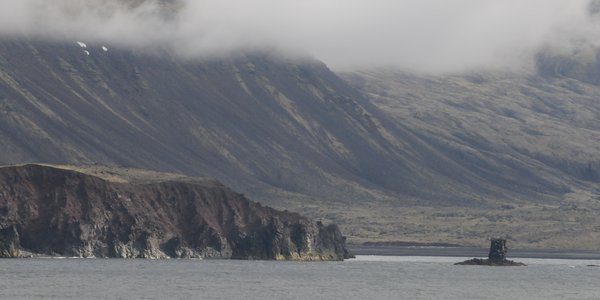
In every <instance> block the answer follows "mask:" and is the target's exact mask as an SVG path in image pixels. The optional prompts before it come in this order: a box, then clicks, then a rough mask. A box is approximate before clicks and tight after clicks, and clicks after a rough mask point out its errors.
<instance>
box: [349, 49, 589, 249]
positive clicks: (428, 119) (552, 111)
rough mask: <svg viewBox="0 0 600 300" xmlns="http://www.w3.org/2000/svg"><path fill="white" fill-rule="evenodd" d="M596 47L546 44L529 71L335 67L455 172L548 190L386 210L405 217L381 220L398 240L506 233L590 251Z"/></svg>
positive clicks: (523, 241)
mask: <svg viewBox="0 0 600 300" xmlns="http://www.w3.org/2000/svg"><path fill="white" fill-rule="evenodd" d="M599 53H600V51H598V50H597V49H593V48H591V47H581V48H579V49H577V50H576V51H574V52H571V53H560V52H556V51H552V50H550V49H547V50H545V51H542V52H540V53H539V55H538V56H537V58H536V67H535V69H534V70H533V71H519V72H498V71H481V72H472V73H463V74H448V75H425V74H418V73H413V72H403V71H399V70H393V69H388V70H381V69H379V70H364V71H358V72H348V73H344V74H342V77H344V78H345V79H346V80H347V81H348V82H350V83H351V85H352V86H353V87H355V88H357V89H359V90H361V91H362V92H363V94H364V95H365V96H367V97H369V98H370V99H371V101H372V102H373V103H374V104H375V105H377V106H378V107H379V108H380V109H381V110H382V111H385V112H386V113H387V114H388V115H389V116H390V117H392V118H395V119H396V120H397V122H399V123H402V124H403V125H404V126H406V127H408V128H410V129H411V130H412V131H413V132H414V133H415V135H417V136H419V137H420V138H421V139H423V140H426V141H428V143H429V144H430V145H432V146H433V147H436V148H437V149H441V150H442V151H443V153H445V155H446V156H447V158H448V159H451V160H454V161H456V162H457V164H458V165H460V166H461V168H460V169H455V170H454V172H455V175H456V176H465V175H468V174H474V175H476V176H478V177H480V178H482V179H484V178H489V179H490V180H488V181H487V182H482V183H481V184H482V186H484V187H485V186H486V185H488V184H489V185H491V186H490V188H494V187H495V188H498V191H501V192H503V191H504V192H509V193H510V192H514V191H524V190H537V191H539V192H540V193H541V194H546V195H550V194H553V195H554V196H556V198H554V199H552V198H548V197H539V196H532V195H529V196H525V195H523V194H522V195H515V194H512V195H510V196H508V197H494V196H491V197H490V195H489V194H485V193H480V195H481V197H482V199H481V201H483V202H487V201H490V200H493V201H496V203H497V204H498V205H502V206H501V207H497V208H495V209H494V208H490V209H487V210H479V209H477V208H476V207H470V208H464V209H452V208H447V209H446V208H438V209H434V210H430V209H429V208H426V207H423V208H421V209H409V210H410V211H411V212H412V214H411V213H402V212H398V211H396V212H397V213H396V215H398V216H403V217H406V218H407V220H406V221H404V222H393V221H390V224H397V225H390V226H389V227H392V228H393V227H396V226H405V227H407V228H405V229H403V230H402V232H403V233H404V239H407V238H408V239H411V238H412V239H414V240H420V238H419V236H422V235H426V234H424V233H427V234H429V233H431V234H433V235H437V236H438V238H437V239H433V240H432V241H439V240H446V241H454V242H457V243H460V242H461V241H462V242H463V243H467V244H469V243H473V242H469V240H472V237H474V236H485V237H493V236H507V237H509V239H511V240H512V241H511V244H515V243H516V244H517V246H519V247H566V248H569V247H570V248H578V247H579V248H593V249H598V247H597V245H595V244H594V243H595V241H597V240H598V238H600V237H599V236H598V234H597V228H598V225H600V224H599V223H598V221H597V220H596V218H595V217H594V215H596V214H597V213H598V212H599V211H600V210H599V209H600V188H599V187H600V123H599V122H598V120H599V119H600V101H599V99H600V87H599V83H600V81H599V79H598V78H599V77H598V70H600V63H599V60H598V57H600V56H599ZM491 176H493V177H495V178H493V177H491ZM512 180H518V181H519V182H520V184H514V183H513V182H512ZM506 195H509V194H506ZM486 198H487V199H486ZM418 214H423V216H422V217H418ZM409 220H410V221H409ZM399 223H400V224H401V225H400V224H399ZM415 223H416V224H427V225H424V226H415V225H412V224H415ZM435 232H437V233H435Z"/></svg>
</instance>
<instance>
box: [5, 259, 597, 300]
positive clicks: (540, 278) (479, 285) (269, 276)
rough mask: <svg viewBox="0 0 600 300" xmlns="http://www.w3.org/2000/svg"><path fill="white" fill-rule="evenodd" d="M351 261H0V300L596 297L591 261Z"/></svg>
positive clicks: (593, 262)
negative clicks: (479, 264)
mask: <svg viewBox="0 0 600 300" xmlns="http://www.w3.org/2000/svg"><path fill="white" fill-rule="evenodd" d="M462 260H464V258H452V257H383V256H358V257H357V259H353V260H348V261H345V262H328V263H299V262H271V261H230V260H204V261H200V260H159V261H151V260H116V259H24V260H0V299H369V300H374V299H510V300H514V299H600V268H597V267H589V266H588V265H600V261H585V260H543V259H522V260H520V261H523V262H525V263H527V264H529V266H528V267H511V268H498V267H496V268H491V267H476V266H454V265H453V263H455V262H458V261H462Z"/></svg>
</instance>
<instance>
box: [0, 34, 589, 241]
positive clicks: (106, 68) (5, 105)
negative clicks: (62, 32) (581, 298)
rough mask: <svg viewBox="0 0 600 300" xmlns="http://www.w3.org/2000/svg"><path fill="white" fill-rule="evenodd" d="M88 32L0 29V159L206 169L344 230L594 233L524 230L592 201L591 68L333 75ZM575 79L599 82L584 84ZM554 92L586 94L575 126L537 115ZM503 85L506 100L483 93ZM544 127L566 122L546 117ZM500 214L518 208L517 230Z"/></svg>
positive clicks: (266, 57)
mask: <svg viewBox="0 0 600 300" xmlns="http://www.w3.org/2000/svg"><path fill="white" fill-rule="evenodd" d="M86 42H87V41H76V40H73V41H67V42H57V41H44V40H39V39H35V40H23V39H20V40H19V39H3V40H1V41H0V139H2V141H3V142H2V143H1V144H0V163H1V164H23V163H31V162H36V163H52V164H74V165H82V164H83V165H86V164H87V165H94V164H101V165H109V166H119V167H135V168H142V169H150V170H157V171H163V172H175V173H182V174H186V175H190V176H208V177H212V178H217V179H219V180H220V181H222V182H223V183H225V184H226V185H227V186H231V187H232V188H234V189H235V190H238V191H241V192H243V193H244V194H247V195H248V196H249V197H250V198H251V199H254V200H257V201H260V202H261V203H264V204H267V205H270V206H273V207H276V208H279V209H289V210H292V211H297V212H302V213H304V214H307V215H308V216H309V217H312V218H318V219H322V220H323V221H326V222H328V221H334V222H336V223H339V224H340V226H341V228H342V231H343V232H344V233H345V234H347V235H349V238H350V240H351V241H353V242H362V241H370V240H375V241H377V240H401V241H422V242H445V243H454V244H470V245H471V244H474V243H477V242H478V241H480V240H481V239H482V238H484V237H486V236H488V235H490V234H496V233H499V234H501V233H504V232H507V231H510V232H513V231H515V232H514V233H513V236H514V241H511V244H513V245H550V246H563V247H564V246H568V245H572V244H576V245H581V246H582V247H588V246H587V244H586V242H581V241H584V240H587V238H583V236H584V234H583V233H582V234H572V233H571V234H569V233H568V232H567V231H564V230H563V231H561V232H563V233H564V235H565V236H567V237H574V238H575V237H577V239H578V240H577V241H566V240H556V241H551V240H545V239H542V240H538V239H537V238H532V237H531V236H532V235H536V234H539V233H540V232H541V230H539V228H538V226H541V225H540V224H544V226H549V227H548V228H554V227H553V226H559V224H560V223H561V222H564V221H565V220H569V219H568V218H571V217H573V218H580V219H581V220H582V222H583V221H586V220H587V218H588V217H590V218H591V215H593V212H594V211H593V210H590V211H589V214H588V212H586V213H580V214H578V215H575V214H576V212H578V211H576V210H573V211H569V213H566V214H565V213H563V212H562V211H563V210H564V209H571V208H573V206H572V204H573V205H575V204H574V203H571V202H569V201H570V200H569V199H573V198H576V199H578V200H577V201H578V202H577V205H579V206H578V208H577V209H584V208H582V206H581V204H580V203H579V201H580V199H584V198H585V199H588V198H590V199H593V198H594V197H596V196H595V195H596V194H597V193H596V194H594V193H595V190H594V188H593V187H594V186H597V171H596V170H597V166H598V160H597V159H596V158H595V157H597V156H595V155H596V153H597V151H596V150H597V148H595V147H596V144H594V143H595V141H597V139H596V135H595V134H596V133H595V132H596V131H595V130H596V129H594V126H596V125H594V124H596V123H594V122H593V121H592V120H593V118H595V116H596V112H597V111H596V107H597V106H594V105H596V104H595V102H593V101H592V98H593V95H595V94H594V93H596V92H595V87H593V86H592V85H590V84H588V83H580V82H579V81H576V80H574V79H573V80H571V81H568V80H567V81H564V82H563V81H562V80H563V79H560V80H559V81H560V82H553V80H555V79H552V78H546V77H543V76H533V77H527V76H519V77H514V76H513V75H506V76H504V75H502V74H480V75H477V74H475V75H468V76H454V77H440V76H420V75H415V74H404V73H400V72H381V71H376V72H358V73H353V74H343V77H344V78H345V79H342V78H340V77H339V76H338V75H337V74H335V73H334V72H332V71H331V70H329V69H328V68H327V66H326V65H324V64H323V63H321V62H319V61H317V60H315V59H310V58H304V59H299V58H290V57H286V56H284V55H282V54H278V53H275V52H262V53H258V52H253V53H238V54H236V55H232V56H230V57H229V58H220V59H216V58H215V59H202V60H200V59H190V58H181V57H179V56H176V55H173V54H171V53H170V52H169V51H167V50H160V49H158V48H155V49H137V50H131V49H123V48H120V47H119V46H118V45H112V44H110V43H105V44H102V43H89V42H88V43H86ZM513 77H514V78H513ZM567 83H568V84H570V86H572V87H571V88H569V87H566V86H562V85H561V84H563V85H564V84H567ZM580 85H581V86H582V87H583V88H584V90H585V91H586V93H588V92H589V93H591V94H589V95H587V96H580V97H576V96H575V95H576V94H577V92H576V89H575V88H573V87H578V86H580ZM534 87H535V89H534ZM502 91H504V93H505V94H504V96H502V95H503V94H499V95H501V96H497V95H498V93H499V92H502ZM544 91H545V92H544ZM556 91H559V92H560V93H564V94H560V95H564V96H567V97H572V99H574V100H573V101H572V104H569V107H571V105H574V106H573V111H576V110H577V111H579V110H578V109H584V110H583V111H582V113H577V114H574V115H573V117H575V118H576V120H578V122H580V123H577V126H580V127H581V126H587V127H585V130H579V129H578V127H576V126H572V127H563V125H564V124H563V123H564V122H563V123H561V122H560V120H557V119H556V118H554V119H547V118H545V117H544V116H546V115H548V114H556V115H557V116H560V117H564V116H563V115H561V111H562V113H563V114H566V115H568V110H566V108H562V107H560V105H557V104H554V102H553V101H554V100H553V99H554V98H546V97H547V96H548V97H549V96H551V95H554V94H555V92H556ZM515 95H516V96H522V95H524V96H523V97H526V99H529V100H526V101H534V100H535V101H534V102H531V103H529V102H527V103H529V104H528V105H529V106H524V107H525V108H527V109H529V108H530V109H531V110H532V111H535V112H536V114H535V115H534V117H535V118H534V119H531V123H532V124H537V125H536V126H533V125H531V126H530V125H529V124H528V125H527V126H524V125H522V124H521V123H519V122H521V121H519V120H518V118H519V117H520V114H521V107H520V106H519V105H520V104H519V103H518V102H515V101H517V100H515V99H513V98H514V97H513V96H515ZM498 97H499V99H500V100H499V101H503V102H502V103H504V101H505V103H507V104H506V106H507V107H504V106H502V107H496V106H494V105H499V104H491V103H490V102H495V99H497V98H498ZM553 97H554V96H553ZM556 97H559V96H556ZM561 97H562V96H561ZM538 98H539V99H538ZM523 99H525V98H523ZM569 99H571V98H569ZM585 99H587V100H585ZM471 100H473V101H471ZM478 101H480V102H478ZM569 101H571V100H569ZM586 101H587V102H586ZM508 103H513V104H508ZM488 105H491V106H489V108H488ZM523 105H525V104H523ZM575 105H576V106H575ZM585 105H588V106H587V107H584V106H585ZM474 107H475V108H474ZM504 108H506V110H504ZM511 109H512V110H511ZM477 110H478V111H479V112H480V114H477V113H475V112H477ZM481 118H489V121H486V120H484V121H482V122H479V121H477V120H479V119H481ZM527 118H529V116H527ZM536 118H537V119H536ZM565 118H566V117H565ZM526 120H529V119H526ZM520 124H521V125H520ZM548 126H550V127H551V128H557V129H556V130H554V131H552V132H553V133H552V134H554V132H556V134H558V133H560V134H561V135H559V136H555V137H554V138H553V137H552V136H550V137H548V136H546V135H545V134H546V133H545V132H547V131H540V130H541V129H544V130H546V129H545V128H546V127H548ZM508 130H512V131H508ZM538 131H539V132H540V133H538ZM505 132H515V135H512V134H504V133H505ZM522 132H525V133H527V138H531V137H535V138H536V139H534V140H527V145H530V146H531V147H529V146H527V147H520V144H519V143H521V144H523V142H520V141H521V139H519V138H518V135H520V134H525V133H522ZM573 134H575V135H577V137H576V138H573V139H572V138H570V135H573ZM567 135H568V136H569V137H568V136H567ZM511 139H512V140H511ZM498 141H502V143H499V142H498ZM565 141H572V142H569V143H571V144H569V145H568V146H564V145H563V144H564V143H566V142H565ZM534 147H535V148H534ZM536 149H542V150H540V151H537V150H536ZM555 149H561V151H556V150H555ZM563 149H566V150H564V151H563ZM575 150H577V151H575ZM580 150H581V151H580ZM528 151H529V152H528ZM555 152H560V153H561V154H560V155H561V156H560V159H555V157H556V156H555V155H556V154H555ZM586 197H588V198H586ZM581 201H583V200H581ZM590 201H591V200H590ZM586 203H587V202H586ZM590 203H591V202H590ZM506 208H511V209H506ZM544 209H545V210H544ZM585 209H587V207H586V208H585ZM542 211H544V212H545V213H546V214H547V215H550V217H548V216H547V215H543V217H541V212H542ZM499 219H500V220H511V222H508V221H506V223H507V224H505V225H506V226H509V228H510V230H508V229H507V228H506V227H502V226H500V225H499V224H498V220H499ZM573 222H575V224H579V221H573ZM501 223H502V222H501ZM474 224H479V225H478V226H477V227H476V228H473V225H474ZM532 224H535V225H532ZM594 224H596V223H595V222H594V221H592V222H590V223H589V224H588V225H585V226H586V227H585V228H584V229H582V232H585V233H586V234H587V233H589V232H590V231H589V228H588V226H592V227H593V226H595V225H594ZM557 230H558V229H557ZM561 230H562V229H561ZM548 235H549V234H548ZM546 236H547V235H546Z"/></svg>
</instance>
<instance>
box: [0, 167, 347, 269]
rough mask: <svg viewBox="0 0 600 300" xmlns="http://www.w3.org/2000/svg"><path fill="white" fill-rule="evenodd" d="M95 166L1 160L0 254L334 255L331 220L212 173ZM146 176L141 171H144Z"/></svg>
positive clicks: (339, 239) (338, 249)
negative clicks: (279, 207)
mask: <svg viewBox="0 0 600 300" xmlns="http://www.w3.org/2000/svg"><path fill="white" fill-rule="evenodd" d="M134 173H135V172H134V171H133V170H132V171H129V170H127V171H122V172H121V173H119V172H115V171H112V170H108V169H102V171H98V172H97V173H92V172H89V170H88V171H82V170H74V169H67V168H66V167H50V166H41V165H26V166H19V167H5V168H1V169H0V255H1V256H3V257H18V256H22V255H23V254H24V253H26V252H30V253H32V254H41V255H59V256H77V257H120V258H168V257H172V258H237V259H293V260H342V259H344V258H347V257H349V254H348V251H347V250H346V248H345V238H344V237H343V236H342V235H341V234H340V231H339V229H338V228H337V226H335V225H330V226H323V225H322V224H320V223H313V222H311V221H310V220H308V219H306V218H304V217H301V216H300V215H298V214H295V213H288V212H280V211H276V210H274V209H271V208H268V207H263V206H261V205H260V204H258V203H255V202H252V201H249V200H248V199H246V198H244V196H243V195H240V194H237V193H234V192H233V191H231V190H230V189H228V188H226V187H225V186H223V185H222V184H220V183H219V182H217V181H215V180H212V179H200V178H175V177H165V178H166V179H164V180H162V179H160V178H161V176H160V175H157V174H154V177H152V178H151V179H149V177H148V176H145V177H140V176H138V175H139V174H134ZM146 175H147V174H146Z"/></svg>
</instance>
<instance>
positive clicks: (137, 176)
mask: <svg viewBox="0 0 600 300" xmlns="http://www.w3.org/2000/svg"><path fill="white" fill-rule="evenodd" d="M27 166H41V167H48V168H54V169H61V170H69V171H74V172H78V173H82V174H86V175H90V176H94V177H98V178H100V179H103V180H106V181H109V182H114V183H134V184H148V183H159V182H167V181H176V182H186V183H199V184H215V185H216V184H218V185H220V183H219V182H218V181H217V180H215V179H212V178H209V177H191V176H186V175H183V174H176V173H166V172H158V171H151V170H143V169H136V168H122V167H114V166H103V165H67V164H24V165H10V166H2V167H0V169H4V168H18V167H27Z"/></svg>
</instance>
